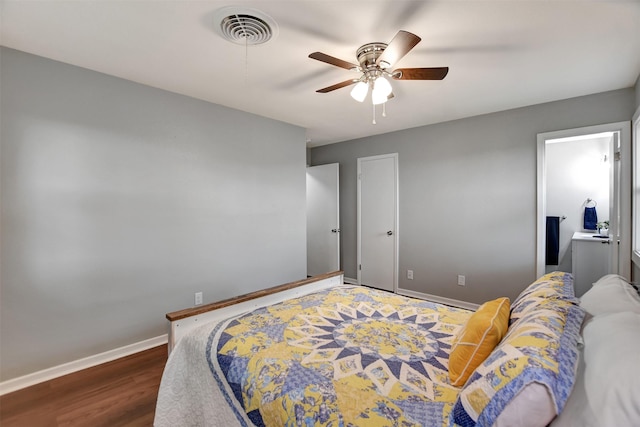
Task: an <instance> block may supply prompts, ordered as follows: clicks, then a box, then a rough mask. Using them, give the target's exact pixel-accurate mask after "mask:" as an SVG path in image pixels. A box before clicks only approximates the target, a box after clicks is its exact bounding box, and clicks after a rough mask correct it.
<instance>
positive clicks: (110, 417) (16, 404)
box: [0, 346, 167, 427]
mask: <svg viewBox="0 0 640 427" xmlns="http://www.w3.org/2000/svg"><path fill="white" fill-rule="evenodd" d="M166 361H167V347H166V346H160V347H155V348H152V349H150V350H146V351H143V352H140V353H137V354H134V355H131V356H127V357H124V358H122V359H118V360H115V361H113V362H109V363H105V364H103V365H99V366H96V367H93V368H89V369H85V370H83V371H80V372H76V373H73V374H69V375H65V376H63V377H60V378H56V379H53V380H51V381H47V382H44V383H41V384H37V385H34V386H32V387H28V388H26V389H23V390H18V391H15V392H13V393H9V394H5V395H4V396H0V426H2V427H44V426H47V427H48V426H87V427H88V426H91V427H101V426H104V427H107V426H108V427H117V426H151V425H153V415H154V411H155V406H156V399H157V397H158V387H159V385H160V378H161V377H162V370H163V369H164V365H165V363H166Z"/></svg>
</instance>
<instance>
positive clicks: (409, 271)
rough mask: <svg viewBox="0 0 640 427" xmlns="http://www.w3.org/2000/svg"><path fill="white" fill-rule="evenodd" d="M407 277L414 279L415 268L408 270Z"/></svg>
mask: <svg viewBox="0 0 640 427" xmlns="http://www.w3.org/2000/svg"><path fill="white" fill-rule="evenodd" d="M407 279H409V280H413V270H407Z"/></svg>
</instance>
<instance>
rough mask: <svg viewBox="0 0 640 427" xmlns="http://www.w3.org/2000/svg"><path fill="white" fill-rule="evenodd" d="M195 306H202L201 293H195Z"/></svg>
mask: <svg viewBox="0 0 640 427" xmlns="http://www.w3.org/2000/svg"><path fill="white" fill-rule="evenodd" d="M195 304H196V305H200V304H202V292H196V294H195Z"/></svg>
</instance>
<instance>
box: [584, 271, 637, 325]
mask: <svg viewBox="0 0 640 427" xmlns="http://www.w3.org/2000/svg"><path fill="white" fill-rule="evenodd" d="M580 307H582V308H584V309H585V310H586V311H587V312H588V313H589V314H591V315H593V316H597V315H599V314H607V313H618V312H621V311H632V312H634V313H640V295H638V292H637V291H636V290H635V288H634V287H633V286H631V285H630V284H629V283H627V281H626V280H625V279H624V278H623V277H621V276H618V275H617V274H607V275H606V276H603V277H602V278H601V279H600V280H598V281H597V282H596V283H594V284H593V287H592V288H591V289H589V290H588V291H587V292H586V293H585V294H584V295H582V297H581V298H580Z"/></svg>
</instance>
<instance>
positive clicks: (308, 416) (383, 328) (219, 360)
mask: <svg viewBox="0 0 640 427" xmlns="http://www.w3.org/2000/svg"><path fill="white" fill-rule="evenodd" d="M470 315H471V312H470V311H467V310H464V309H458V308H452V307H447V306H443V305H439V304H433V303H430V302H426V301H421V300H415V299H411V298H406V297H402V296H398V295H393V294H389V293H387V292H380V291H376V290H372V289H368V288H363V287H353V286H340V287H337V288H334V289H331V290H327V291H323V292H319V293H315V294H312V295H307V296H304V297H300V298H296V299H293V300H289V301H287V302H286V303H280V304H276V305H273V306H269V307H266V308H261V309H258V310H256V311H254V312H251V313H249V314H246V315H243V316H240V317H237V318H234V319H230V320H228V321H226V322H224V323H221V324H219V325H217V326H216V327H215V328H214V329H213V331H212V332H211V334H210V336H209V341H208V344H207V359H208V362H209V367H210V369H211V372H212V373H213V375H214V377H215V378H216V380H217V381H218V382H219V383H222V384H225V383H226V384H225V385H226V386H225V387H224V389H225V390H226V396H225V398H226V400H227V402H229V403H230V404H231V405H233V408H234V411H235V412H236V413H237V415H238V416H237V418H238V421H239V422H240V423H241V424H245V423H246V419H247V417H248V419H249V420H250V421H251V422H252V423H253V424H255V425H257V426H260V425H278V426H280V425H282V426H298V425H316V426H318V425H321V426H349V425H353V426H355V425H429V426H438V425H441V426H446V425H448V418H449V413H450V412H451V410H452V408H453V406H454V404H455V402H456V399H457V397H458V394H459V388H456V387H453V386H451V385H450V383H449V375H448V366H447V360H448V356H449V351H450V348H451V342H452V339H453V336H454V334H455V332H456V331H457V330H458V328H460V327H461V325H462V324H464V322H465V321H466V320H467V319H468V317H469V316H470ZM245 414H246V416H245Z"/></svg>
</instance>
